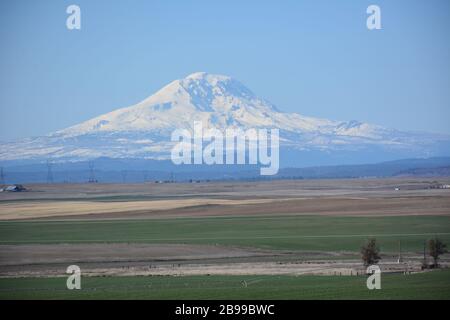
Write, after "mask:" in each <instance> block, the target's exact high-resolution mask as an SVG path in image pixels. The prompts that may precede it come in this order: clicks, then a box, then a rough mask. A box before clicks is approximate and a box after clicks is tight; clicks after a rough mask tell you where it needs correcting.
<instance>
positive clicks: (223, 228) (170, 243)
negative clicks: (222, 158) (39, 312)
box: [0, 179, 450, 299]
mask: <svg viewBox="0 0 450 320" xmlns="http://www.w3.org/2000/svg"><path fill="white" fill-rule="evenodd" d="M441 182H442V183H448V179H447V180H446V179H442V181H441ZM433 183H435V182H434V180H433V181H428V180H423V179H361V180H330V181H324V180H305V181H268V182H227V183H223V182H217V183H213V182H210V183H200V184H195V185H194V184H160V185H156V184H155V185H153V184H135V185H107V184H99V185H97V184H90V185H81V184H80V185H75V184H74V185H70V184H69V185H33V186H31V187H30V191H28V192H24V193H3V194H1V195H0V299H16V298H17V299H32V298H37V299H231V298H232V299H422V298H423V299H450V285H449V284H450V271H449V269H448V267H449V266H450V255H449V254H443V255H442V256H441V259H440V265H441V267H442V268H441V269H442V270H435V271H431V272H422V264H423V262H424V249H426V248H425V247H426V246H424V244H426V241H427V240H429V239H434V238H439V239H441V240H442V241H443V242H444V243H447V244H448V243H450V193H449V190H436V189H430V188H429V185H430V184H433ZM397 189H398V190H397ZM369 238H375V239H376V242H377V245H378V247H379V249H380V254H381V260H380V262H379V263H378V264H379V266H380V268H381V270H382V290H379V291H376V292H375V291H369V290H367V288H366V285H365V281H366V276H363V274H364V273H365V268H364V266H363V264H362V262H361V259H360V256H359V250H360V248H361V246H362V245H363V244H364V242H365V241H367V239H369ZM400 256H401V261H400V262H399V261H398V259H399V257H400ZM426 259H427V260H426V261H425V262H426V263H427V264H429V263H431V257H429V256H428V255H427V254H426ZM72 264H76V265H78V266H79V267H80V268H81V272H82V289H81V290H72V291H70V290H67V289H66V287H65V281H66V279H67V276H68V275H67V274H66V268H67V267H68V266H69V265H72ZM243 283H245V284H246V285H247V286H246V287H244V286H243Z"/></svg>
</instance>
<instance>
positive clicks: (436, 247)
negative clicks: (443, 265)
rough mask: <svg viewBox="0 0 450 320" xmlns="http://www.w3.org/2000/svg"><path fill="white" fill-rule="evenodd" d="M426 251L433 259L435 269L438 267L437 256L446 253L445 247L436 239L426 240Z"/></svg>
mask: <svg viewBox="0 0 450 320" xmlns="http://www.w3.org/2000/svg"><path fill="white" fill-rule="evenodd" d="M428 251H429V254H430V256H431V257H432V258H433V262H434V267H435V268H437V267H438V266H439V264H438V260H439V256H440V255H442V254H444V253H447V245H446V244H445V243H443V242H442V241H441V240H439V239H437V238H436V239H431V240H428Z"/></svg>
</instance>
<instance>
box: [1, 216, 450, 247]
mask: <svg viewBox="0 0 450 320" xmlns="http://www.w3.org/2000/svg"><path fill="white" fill-rule="evenodd" d="M435 235H437V236H439V238H441V239H442V240H443V241H444V242H446V243H449V242H450V217H448V216H407V217H406V216H397V217H330V216H276V217H273V216H272V217H268V216H252V217H208V218H179V219H148V220H103V221H101V220H85V221H69V220H68V221H7V222H6V221H4V222H0V244H14V243H19V244H20V243H89V242H134V243H139V242H145V243H189V244H222V245H240V246H250V247H262V248H271V249H290V250H313V251H353V252H356V251H359V249H360V246H361V244H362V243H363V242H364V241H365V240H366V239H367V238H368V237H375V238H377V242H378V243H379V245H380V249H381V252H382V253H386V252H395V251H396V250H397V246H398V241H399V240H401V242H402V249H403V250H404V251H415V252H420V251H421V250H422V248H423V241H424V240H426V239H429V238H432V237H434V236H435Z"/></svg>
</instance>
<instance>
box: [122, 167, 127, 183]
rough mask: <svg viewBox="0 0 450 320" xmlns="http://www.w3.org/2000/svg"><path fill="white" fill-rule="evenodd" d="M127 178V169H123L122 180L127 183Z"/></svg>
mask: <svg viewBox="0 0 450 320" xmlns="http://www.w3.org/2000/svg"><path fill="white" fill-rule="evenodd" d="M126 180H127V171H126V170H122V182H123V183H125V181H126Z"/></svg>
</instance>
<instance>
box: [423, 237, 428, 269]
mask: <svg viewBox="0 0 450 320" xmlns="http://www.w3.org/2000/svg"><path fill="white" fill-rule="evenodd" d="M423 267H425V268H428V261H427V241H426V240H425V241H424V242H423Z"/></svg>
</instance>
